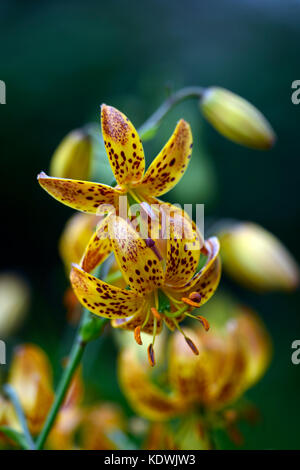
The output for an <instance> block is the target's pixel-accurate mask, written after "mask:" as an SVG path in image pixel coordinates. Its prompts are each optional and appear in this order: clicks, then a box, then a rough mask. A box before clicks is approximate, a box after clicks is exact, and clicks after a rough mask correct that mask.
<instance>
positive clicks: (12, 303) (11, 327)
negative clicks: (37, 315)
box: [0, 273, 30, 339]
mask: <svg viewBox="0 0 300 470" xmlns="http://www.w3.org/2000/svg"><path fill="white" fill-rule="evenodd" d="M29 298H30V293H29V288H28V286H27V284H26V282H24V280H23V279H22V278H20V277H18V276H15V275H14V274H10V273H2V274H1V275H0V338H1V339H3V338H7V337H8V336H10V335H12V334H13V333H14V332H15V331H16V330H17V329H18V327H19V326H21V324H22V323H23V319H24V317H25V315H26V313H27V310H28V306H29Z"/></svg>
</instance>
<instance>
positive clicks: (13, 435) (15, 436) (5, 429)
mask: <svg viewBox="0 0 300 470" xmlns="http://www.w3.org/2000/svg"><path fill="white" fill-rule="evenodd" d="M0 432H2V433H3V434H5V435H6V437H8V438H9V439H11V440H12V441H14V442H16V443H17V444H19V446H20V447H21V448H22V449H28V445H27V442H26V439H25V436H24V434H22V433H20V432H19V431H16V430H15V429H13V428H10V427H9V426H0Z"/></svg>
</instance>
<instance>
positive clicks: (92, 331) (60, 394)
mask: <svg viewBox="0 0 300 470" xmlns="http://www.w3.org/2000/svg"><path fill="white" fill-rule="evenodd" d="M106 322H107V319H106V318H97V319H94V318H93V317H92V315H91V314H90V312H89V311H88V310H84V312H83V314H82V321H81V324H80V327H79V332H78V334H77V335H76V338H75V341H74V343H73V346H72V349H71V352H70V355H69V360H68V364H67V366H66V368H65V370H64V372H63V375H62V377H61V380H60V383H59V385H58V388H57V392H56V395H55V400H54V403H53V405H52V407H51V409H50V412H49V414H48V416H47V419H46V422H45V424H44V427H43V429H42V431H41V433H40V435H39V437H38V439H37V442H36V449H37V450H41V449H42V448H43V447H44V444H45V442H46V440H47V437H48V435H49V433H50V431H51V429H52V426H53V425H54V422H55V419H56V416H57V414H58V412H59V409H60V407H61V405H62V403H63V401H64V398H65V396H66V393H67V391H68V388H69V386H70V383H71V381H72V378H73V376H74V373H75V371H76V370H77V367H78V366H79V364H80V362H81V359H82V356H83V353H84V351H85V347H86V345H87V343H88V342H89V341H92V340H93V339H95V338H96V337H98V336H99V335H100V334H101V332H102V329H103V327H104V325H105V323H106Z"/></svg>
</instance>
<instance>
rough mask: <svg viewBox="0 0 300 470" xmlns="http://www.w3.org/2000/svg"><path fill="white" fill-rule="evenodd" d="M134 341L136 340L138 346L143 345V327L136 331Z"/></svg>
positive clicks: (137, 328)
mask: <svg viewBox="0 0 300 470" xmlns="http://www.w3.org/2000/svg"><path fill="white" fill-rule="evenodd" d="M134 339H135V340H136V342H137V344H139V345H140V346H141V345H142V344H143V342H142V339H141V327H140V326H137V327H136V328H135V329H134Z"/></svg>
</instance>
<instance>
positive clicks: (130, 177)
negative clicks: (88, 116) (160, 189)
mask: <svg viewBox="0 0 300 470" xmlns="http://www.w3.org/2000/svg"><path fill="white" fill-rule="evenodd" d="M101 125H102V135H103V139H104V145H105V148H106V152H107V156H108V159H109V163H110V165H111V168H112V171H113V173H114V175H115V178H116V181H117V182H118V184H120V185H123V184H126V183H138V182H139V181H141V179H142V177H143V174H144V171H145V157H144V150H143V145H142V142H141V140H140V138H139V135H138V133H137V131H136V130H135V128H134V126H133V125H132V123H131V122H130V121H129V119H128V118H127V117H126V116H125V115H124V114H123V113H121V111H118V110H117V109H116V108H113V107H112V106H107V105H106V104H103V105H102V106H101Z"/></svg>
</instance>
